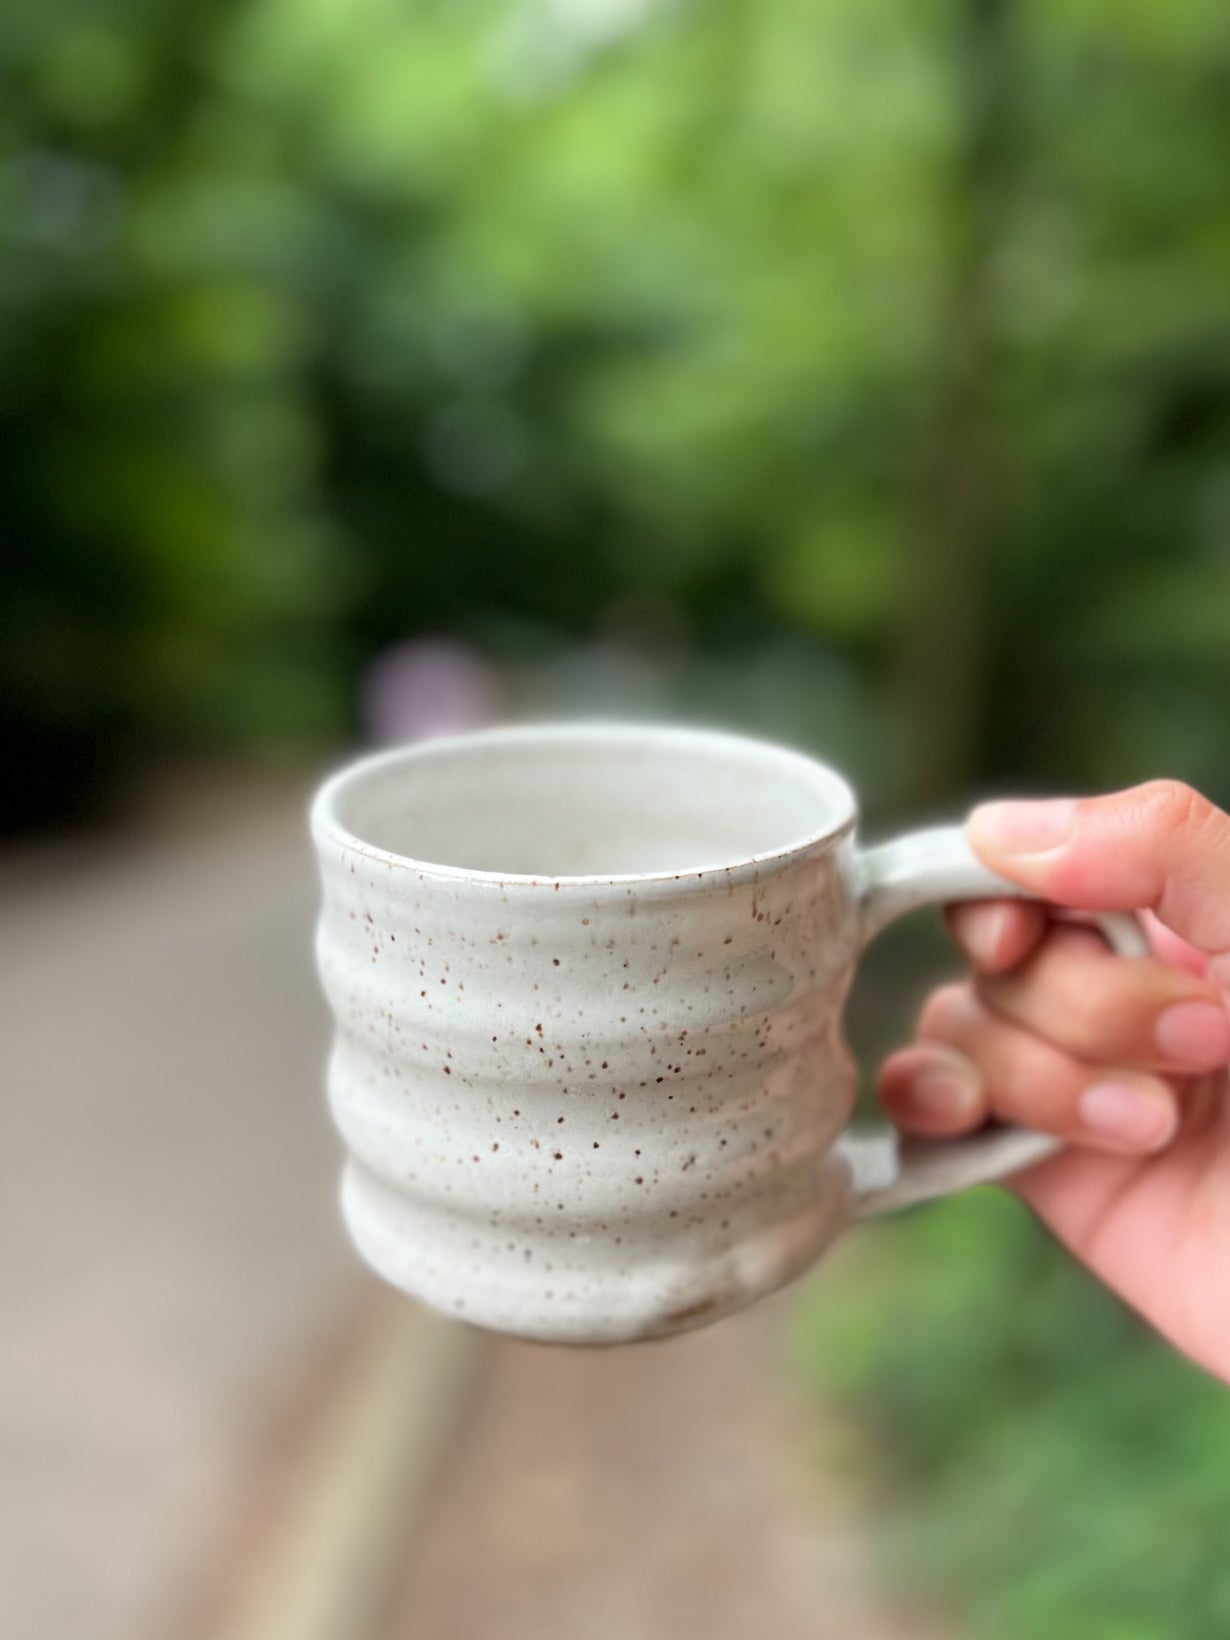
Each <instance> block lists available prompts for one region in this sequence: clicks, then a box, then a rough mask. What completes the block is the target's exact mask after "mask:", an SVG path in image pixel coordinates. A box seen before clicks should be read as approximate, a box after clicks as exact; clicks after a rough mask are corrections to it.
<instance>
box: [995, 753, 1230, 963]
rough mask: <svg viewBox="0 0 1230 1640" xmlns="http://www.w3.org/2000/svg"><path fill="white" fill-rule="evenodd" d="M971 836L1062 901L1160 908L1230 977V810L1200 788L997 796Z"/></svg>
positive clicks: (1000, 863)
mask: <svg viewBox="0 0 1230 1640" xmlns="http://www.w3.org/2000/svg"><path fill="white" fill-rule="evenodd" d="M969 838H970V842H971V843H972V844H973V847H974V850H975V852H976V853H977V854H978V855H979V856H980V857H981V858H982V859H983V860H984V861H985V862H986V864H987V865H989V866H990V867H991V868H992V869H993V870H995V871H998V872H1000V873H1001V874H1002V875H1003V876H1005V877H1008V878H1010V879H1011V880H1012V881H1013V882H1017V883H1020V884H1021V886H1022V887H1023V888H1028V889H1030V890H1031V891H1032V892H1033V893H1035V894H1039V895H1041V896H1043V897H1044V898H1046V899H1048V900H1051V901H1052V902H1053V903H1054V904H1056V905H1062V906H1069V907H1071V908H1073V909H1075V910H1081V911H1138V910H1145V909H1149V910H1152V911H1154V912H1156V914H1157V916H1158V918H1159V920H1160V921H1161V922H1162V923H1164V924H1165V926H1166V927H1167V928H1169V929H1171V930H1172V931H1173V932H1174V933H1176V934H1178V935H1180V936H1181V937H1182V938H1183V939H1185V940H1187V941H1188V942H1189V943H1190V944H1191V945H1194V946H1196V947H1197V948H1198V949H1199V950H1201V951H1205V952H1208V953H1209V955H1210V957H1211V959H1212V960H1211V962H1210V964H1209V972H1210V974H1212V975H1213V977H1214V978H1217V979H1219V980H1220V981H1221V982H1222V983H1227V984H1230V816H1228V815H1226V814H1223V813H1222V811H1221V810H1220V809H1218V808H1216V807H1214V805H1213V804H1212V803H1210V802H1209V801H1208V799H1207V798H1205V797H1202V796H1201V795H1200V793H1199V792H1196V791H1193V790H1192V789H1191V787H1190V786H1185V785H1183V784H1182V783H1181V782H1179V781H1175V780H1154V781H1150V782H1149V783H1148V784H1146V785H1143V786H1135V787H1132V788H1131V789H1130V790H1128V791H1124V792H1116V793H1113V794H1111V795H1109V796H1106V797H1087V798H1058V799H1054V800H1050V801H1046V802H1023V803H1016V802H1009V803H988V804H984V805H983V806H982V807H981V808H977V809H975V810H974V812H973V814H972V815H971V816H970V820H969Z"/></svg>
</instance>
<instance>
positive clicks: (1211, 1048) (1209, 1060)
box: [1154, 1002, 1230, 1071]
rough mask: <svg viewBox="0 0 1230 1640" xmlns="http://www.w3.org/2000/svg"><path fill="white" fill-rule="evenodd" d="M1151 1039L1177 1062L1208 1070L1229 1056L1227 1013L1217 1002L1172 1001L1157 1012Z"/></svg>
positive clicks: (1229, 1022) (1229, 1037)
mask: <svg viewBox="0 0 1230 1640" xmlns="http://www.w3.org/2000/svg"><path fill="white" fill-rule="evenodd" d="M1154 1040H1155V1041H1156V1043H1157V1045H1158V1049H1159V1050H1160V1052H1161V1053H1163V1054H1164V1055H1165V1057H1166V1058H1167V1059H1170V1060H1173V1061H1174V1062H1175V1063H1176V1064H1179V1065H1184V1066H1189V1067H1190V1068H1191V1069H1192V1070H1194V1071H1211V1070H1212V1069H1213V1067H1214V1066H1215V1065H1223V1064H1225V1062H1226V1060H1227V1059H1230V1014H1227V1013H1226V1011H1225V1009H1224V1008H1221V1007H1219V1006H1218V1004H1217V1003H1216V1002H1173V1003H1171V1005H1170V1007H1169V1008H1166V1009H1164V1010H1163V1012H1162V1013H1160V1014H1159V1015H1158V1016H1157V1024H1156V1026H1155V1027H1154Z"/></svg>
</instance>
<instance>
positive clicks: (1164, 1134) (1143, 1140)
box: [1077, 1082, 1179, 1151]
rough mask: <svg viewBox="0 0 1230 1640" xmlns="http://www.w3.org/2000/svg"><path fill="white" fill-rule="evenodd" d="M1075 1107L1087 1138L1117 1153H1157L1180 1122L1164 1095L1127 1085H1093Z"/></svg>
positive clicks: (1119, 1083)
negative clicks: (1094, 1139) (1119, 1151)
mask: <svg viewBox="0 0 1230 1640" xmlns="http://www.w3.org/2000/svg"><path fill="white" fill-rule="evenodd" d="M1077 1108H1078V1110H1079V1112H1080V1118H1081V1121H1082V1122H1083V1123H1084V1125H1085V1127H1086V1129H1087V1130H1088V1132H1089V1133H1090V1135H1091V1136H1092V1137H1094V1138H1096V1139H1097V1140H1098V1142H1099V1143H1100V1144H1104V1145H1108V1146H1111V1147H1112V1148H1114V1149H1116V1150H1130V1151H1149V1150H1160V1149H1161V1147H1162V1146H1163V1145H1164V1144H1165V1143H1166V1142H1167V1140H1168V1139H1171V1138H1173V1136H1174V1131H1175V1128H1176V1127H1177V1126H1178V1123H1179V1117H1178V1112H1177V1111H1176V1110H1175V1107H1174V1105H1173V1104H1172V1103H1171V1101H1170V1100H1169V1099H1167V1098H1166V1097H1165V1096H1164V1095H1163V1094H1160V1093H1150V1092H1149V1091H1148V1090H1147V1089H1145V1088H1142V1087H1134V1086H1132V1084H1131V1083H1128V1082H1095V1083H1094V1084H1093V1085H1092V1087H1088V1088H1086V1089H1085V1091H1084V1093H1082V1094H1081V1096H1080V1099H1079V1101H1078V1104H1077Z"/></svg>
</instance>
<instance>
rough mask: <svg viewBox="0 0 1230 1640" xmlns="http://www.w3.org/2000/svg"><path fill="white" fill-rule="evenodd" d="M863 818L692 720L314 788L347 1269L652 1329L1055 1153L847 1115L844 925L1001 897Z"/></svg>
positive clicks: (525, 731) (771, 754)
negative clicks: (354, 1261) (910, 1133)
mask: <svg viewBox="0 0 1230 1640" xmlns="http://www.w3.org/2000/svg"><path fill="white" fill-rule="evenodd" d="M855 824H856V808H855V800H854V795H853V793H852V792H851V790H850V788H849V786H848V785H847V784H846V782H845V781H844V780H843V779H842V778H841V777H840V776H839V775H837V774H835V773H834V772H833V771H832V770H831V769H828V768H825V767H824V766H823V765H822V764H820V763H816V762H814V761H812V760H811V759H810V758H808V757H805V756H802V755H801V754H799V753H797V752H794V751H789V750H786V749H784V748H782V747H779V746H773V745H766V744H763V743H761V742H759V741H755V740H748V739H744V738H741V737H739V736H735V735H728V734H720V733H711V732H708V731H698V730H691V729H676V728H654V727H615V726H606V725H586V724H579V725H566V726H560V727H549V728H516V729H503V730H496V731H492V732H484V733H481V734H475V735H468V736H462V737H460V738H457V739H450V740H439V741H434V742H428V743H425V744H421V745H417V746H412V747H407V748H405V749H403V750H398V751H393V752H389V753H386V754H383V755H380V756H375V757H369V758H366V759H364V760H362V761H361V762H358V763H356V764H354V765H352V766H351V767H349V768H347V769H344V770H343V771H342V772H341V773H340V774H337V775H335V776H334V777H333V778H332V779H331V780H329V781H328V782H327V784H326V785H325V786H324V787H323V788H322V789H321V791H320V792H319V794H318V796H317V797H316V800H315V802H314V804H313V808H312V832H313V837H314V840H315V845H316V849H317V853H318V856H319V861H320V870H321V875H322V878H323V884H324V907H323V912H322V915H321V919H320V924H319V931H318V938H317V954H318V960H319V965H320V973H321V977H322V980H323V984H324V989H325V992H326V994H327V996H328V999H329V1002H330V1004H331V1006H332V1009H333V1013H334V1017H335V1020H336V1025H337V1035H336V1043H335V1047H334V1050H333V1055H332V1060H331V1064H330V1070H329V1092H330V1098H331V1103H332V1109H333V1114H334V1117H335V1119H336V1121H337V1125H338V1127H339V1128H340V1129H341V1132H342V1135H343V1137H344V1139H345V1142H346V1144H347V1146H348V1148H349V1151H350V1159H349V1162H348V1164H347V1168H346V1172H345V1178H344V1183H343V1193H342V1201H343V1209H344V1213H345V1217H346V1221H347V1224H348V1225H349V1228H350V1232H351V1235H352V1236H353V1238H354V1241H355V1243H356V1244H357V1246H358V1249H359V1251H360V1253H361V1254H362V1255H363V1257H364V1258H365V1259H366V1260H367V1262H368V1263H369V1264H371V1265H372V1266H373V1268H374V1269H376V1270H377V1271H378V1272H379V1273H380V1274H381V1275H383V1276H384V1277H386V1278H387V1279H388V1280H389V1281H391V1282H392V1283H393V1284H394V1285H395V1286H397V1287H400V1288H402V1289H404V1291H406V1292H408V1293H412V1294H413V1295H414V1296H415V1297H417V1298H420V1299H423V1300H425V1301H426V1302H427V1303H429V1304H431V1305H434V1306H435V1307H436V1308H438V1309H441V1310H444V1311H446V1312H448V1313H449V1314H451V1315H453V1316H457V1317H460V1318H462V1319H464V1320H467V1321H471V1322H476V1323H478V1324H480V1325H482V1326H487V1327H494V1328H498V1329H500V1330H501V1331H505V1332H511V1333H517V1334H521V1335H523V1336H525V1337H531V1338H538V1339H548V1340H557V1341H568V1342H575V1343H599V1342H617V1341H620V1340H625V1339H635V1338H646V1337H652V1336H656V1335H661V1334H665V1333H671V1332H675V1331H679V1330H682V1329H684V1328H688V1327H693V1326H697V1325H700V1324H703V1323H705V1322H708V1321H711V1320H715V1319H716V1318H717V1317H719V1316H721V1315H725V1314H728V1313H730V1312H731V1311H734V1310H737V1309H739V1308H741V1307H742V1306H743V1305H746V1304H748V1303H750V1302H751V1301H752V1300H754V1299H756V1298H758V1297H760V1296H761V1295H763V1294H765V1293H769V1292H771V1291H773V1290H774V1289H775V1288H777V1287H779V1286H781V1285H782V1284H783V1283H784V1282H786V1281H788V1280H789V1279H790V1278H791V1277H793V1276H795V1275H796V1274H798V1273H799V1272H800V1271H802V1270H803V1269H805V1268H806V1267H807V1266H808V1265H809V1264H811V1263H812V1261H813V1260H814V1259H815V1258H817V1256H818V1255H819V1254H820V1253H821V1252H823V1250H824V1249H825V1248H826V1247H827V1246H828V1244H829V1243H830V1242H831V1241H832V1239H833V1237H834V1236H836V1235H837V1234H838V1233H839V1232H840V1231H841V1230H842V1229H843V1228H844V1227H846V1226H847V1225H849V1224H851V1223H852V1222H854V1221H855V1220H857V1219H859V1218H860V1217H863V1216H865V1215H867V1214H868V1213H871V1212H878V1211H880V1210H882V1209H885V1208H891V1207H896V1206H901V1205H904V1204H906V1203H909V1202H914V1201H920V1200H924V1199H926V1198H928V1197H931V1196H937V1195H942V1194H946V1193H947V1192H949V1191H952V1190H958V1189H961V1188H963V1187H964V1186H967V1185H971V1184H976V1183H982V1182H985V1181H987V1180H990V1179H995V1178H999V1177H1002V1176H1004V1175H1006V1174H1008V1173H1011V1172H1013V1171H1015V1170H1016V1169H1018V1168H1020V1167H1022V1166H1024V1165H1026V1164H1027V1163H1028V1162H1030V1161H1033V1160H1036V1159H1038V1158H1039V1157H1041V1156H1042V1155H1043V1154H1045V1153H1046V1152H1048V1151H1049V1150H1051V1149H1052V1148H1054V1145H1055V1141H1054V1140H1052V1139H1050V1138H1047V1137H1044V1136H1042V1135H1039V1134H1033V1133H1028V1132H1025V1131H1023V1130H1021V1129H1011V1128H1000V1129H994V1130H991V1131H989V1132H986V1133H983V1134H979V1135H976V1136H973V1137H971V1138H968V1139H963V1140H958V1141H955V1142H952V1143H935V1144H927V1145H917V1146H909V1145H904V1144H902V1145H898V1143H897V1142H896V1139H895V1137H894V1136H893V1135H892V1134H891V1131H890V1130H888V1129H884V1130H883V1131H882V1132H879V1133H873V1134H871V1135H857V1136H856V1135H852V1134H849V1133H847V1132H846V1131H845V1130H846V1125H847V1123H848V1122H849V1119H850V1114H851V1110H852V1108H853V1104H854V1097H855V1079H854V1073H853V1067H852V1065H851V1063H850V1059H849V1055H848V1054H847V1052H846V1049H845V1046H844V1044H843V1041H842V1036H841V1010H842V1005H843V1002H844V1000H845V997H846V993H847V991H848V989H849V985H850V981H851V978H852V976H853V973H854V967H855V964H856V962H857V960H858V955H859V952H860V950H861V949H862V947H863V945H864V944H865V943H866V942H867V940H868V939H869V938H870V937H871V936H872V935H873V934H875V933H876V932H877V930H879V929H880V928H882V927H883V926H884V925H885V924H886V923H887V922H889V921H891V920H892V919H893V918H895V917H897V916H899V915H901V913H902V912H905V911H909V910H911V909H912V908H913V907H915V906H920V905H924V904H929V903H932V902H942V901H951V900H967V899H976V898H982V897H986V896H988V895H1002V894H1014V895H1015V894H1019V893H1020V890H1019V889H1017V888H1015V887H1014V886H1013V885H1011V884H1009V883H1005V882H1002V881H1001V880H1000V879H999V878H997V877H996V876H994V875H993V874H992V873H991V872H990V871H988V870H987V869H986V867H984V866H983V865H981V864H980V863H979V861H978V860H977V859H976V858H975V857H974V856H973V854H972V853H971V851H970V849H969V845H968V844H967V842H966V840H965V836H964V833H963V832H962V831H961V829H960V828H957V827H953V828H946V829H941V830H935V831H925V832H919V833H916V834H915V835H913V836H910V837H905V838H902V839H901V840H900V841H898V842H895V843H890V844H888V845H886V846H884V847H880V848H875V849H871V850H868V851H862V850H860V849H859V848H858V846H857V844H856V841H855ZM1099 921H1100V924H1101V927H1102V929H1103V931H1104V933H1105V935H1106V937H1107V939H1108V940H1109V941H1110V942H1111V944H1112V945H1113V946H1114V947H1115V949H1116V950H1119V951H1121V952H1123V953H1125V954H1129V955H1130V954H1137V953H1140V952H1143V951H1144V950H1145V943H1144V939H1143V936H1142V934H1141V931H1140V929H1139V927H1138V925H1137V924H1136V922H1135V920H1134V919H1132V918H1130V917H1110V916H1108V917H1103V918H1101V919H1099Z"/></svg>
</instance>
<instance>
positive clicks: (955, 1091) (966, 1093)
mask: <svg viewBox="0 0 1230 1640" xmlns="http://www.w3.org/2000/svg"><path fill="white" fill-rule="evenodd" d="M901 1098H902V1102H903V1103H905V1104H906V1105H908V1106H909V1108H910V1110H911V1111H913V1112H914V1113H915V1114H916V1115H918V1116H925V1117H928V1118H930V1119H931V1120H932V1121H945V1122H956V1121H960V1119H961V1118H962V1117H964V1116H971V1115H973V1114H974V1111H975V1109H976V1107H977V1104H978V1086H977V1083H976V1081H975V1079H974V1077H973V1076H972V1075H971V1074H970V1073H969V1072H965V1071H962V1070H961V1068H960V1067H959V1066H957V1065H955V1064H947V1063H942V1062H940V1061H937V1062H936V1063H935V1064H934V1065H929V1066H927V1068H926V1069H925V1070H921V1071H919V1072H918V1073H917V1075H915V1076H914V1077H912V1078H911V1079H910V1081H909V1082H908V1083H907V1084H906V1086H905V1088H904V1089H903V1090H902V1094H901Z"/></svg>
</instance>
